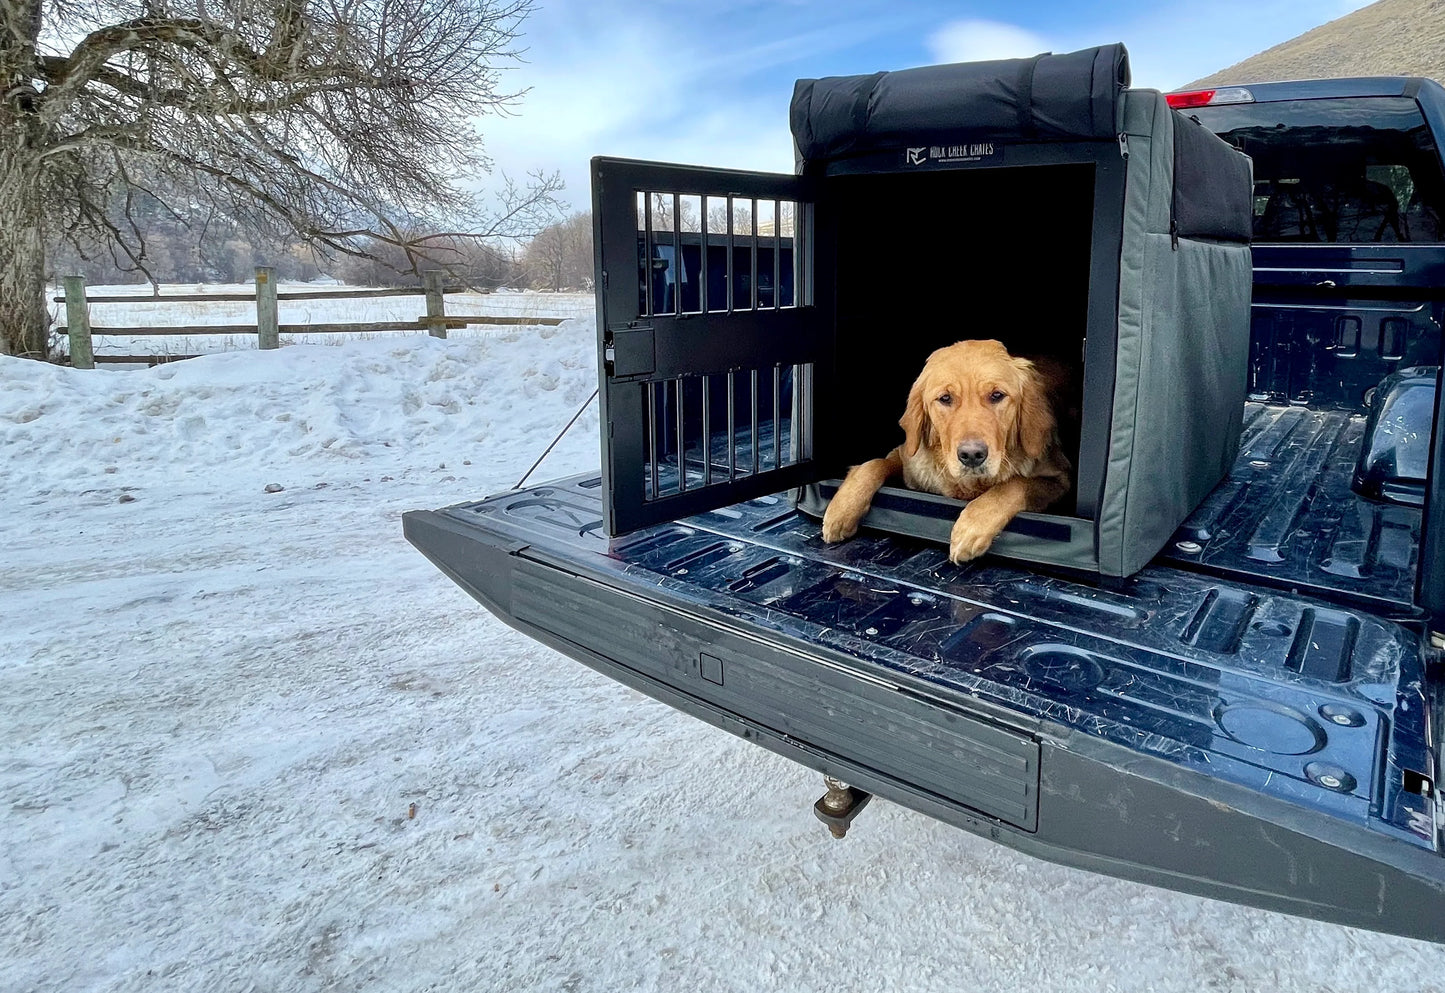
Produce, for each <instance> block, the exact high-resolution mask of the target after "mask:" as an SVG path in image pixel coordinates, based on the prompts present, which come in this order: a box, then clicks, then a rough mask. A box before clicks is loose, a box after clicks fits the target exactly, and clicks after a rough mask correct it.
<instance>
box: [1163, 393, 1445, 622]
mask: <svg viewBox="0 0 1445 993" xmlns="http://www.w3.org/2000/svg"><path fill="white" fill-rule="evenodd" d="M1364 431H1365V418H1364V417H1363V416H1361V415H1357V414H1351V413H1348V412H1346V411H1341V410H1324V411H1320V410H1312V409H1310V408H1308V407H1294V406H1266V405H1265V404H1260V403H1250V404H1247V405H1246V408H1245V416H1244V430H1243V433H1242V435H1241V437H1240V445H1239V457H1238V458H1237V459H1236V461H1235V465H1234V469H1233V470H1232V471H1231V472H1230V475H1229V478H1228V479H1226V480H1225V481H1224V482H1223V483H1221V484H1220V485H1219V486H1217V487H1216V488H1215V489H1214V492H1213V493H1211V494H1210V495H1209V497H1208V498H1207V499H1206V500H1205V501H1204V503H1203V504H1201V505H1200V507H1199V509H1198V510H1196V511H1195V512H1194V513H1193V514H1192V515H1190V517H1189V519H1188V520H1187V521H1185V522H1184V524H1183V525H1182V526H1181V527H1180V528H1179V530H1178V531H1177V532H1176V533H1175V535H1174V540H1173V541H1171V542H1170V543H1169V545H1167V546H1166V547H1165V549H1164V551H1163V553H1162V558H1163V559H1164V560H1166V561H1168V562H1170V563H1171V564H1174V565H1178V566H1180V567H1183V568H1187V569H1190V570H1192V571H1196V572H1202V573H1206V574H1210V575H1215V576H1220V577H1232V578H1238V579H1242V580H1243V581H1245V582H1247V583H1250V584H1259V583H1264V584H1268V585H1271V586H1275V587H1279V588H1282V589H1290V590H1299V591H1300V592H1307V593H1310V594H1312V595H1315V596H1319V597H1323V598H1326V599H1329V600H1333V601H1335V602H1338V603H1340V604H1344V605H1354V606H1360V607H1363V608H1365V609H1367V610H1369V611H1371V612H1372V613H1376V614H1383V615H1385V616H1387V617H1402V618H1406V617H1411V616H1413V615H1414V614H1415V608H1414V607H1413V606H1412V604H1413V601H1414V596H1413V594H1414V589H1415V568H1416V560H1417V557H1418V553H1419V547H1420V520H1421V512H1420V508H1418V507H1406V506H1401V505H1398V504H1387V503H1376V502H1373V501H1370V500H1366V499H1363V498H1362V497H1359V496H1357V495H1356V494H1355V493H1354V492H1353V491H1352V490H1351V489H1350V478H1351V475H1352V474H1353V472H1354V469H1355V460H1356V459H1357V458H1358V456H1359V451H1360V445H1361V444H1362V442H1363V439H1364Z"/></svg>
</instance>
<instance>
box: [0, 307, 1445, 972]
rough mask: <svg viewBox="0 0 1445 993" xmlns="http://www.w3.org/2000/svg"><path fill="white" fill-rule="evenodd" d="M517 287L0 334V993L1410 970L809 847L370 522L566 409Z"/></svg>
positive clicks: (768, 777) (1012, 882)
mask: <svg viewBox="0 0 1445 993" xmlns="http://www.w3.org/2000/svg"><path fill="white" fill-rule="evenodd" d="M549 306H550V307H552V308H553V309H554V311H556V310H557V309H558V308H560V309H561V310H564V311H566V312H567V313H572V314H576V315H578V316H577V318H576V319H575V320H572V321H569V322H568V323H566V324H563V325H562V326H560V327H558V328H552V329H543V328H536V327H533V328H521V329H515V330H508V331H492V332H487V333H479V334H472V335H468V336H464V337H462V336H459V337H455V338H453V339H452V340H449V341H445V342H443V341H438V340H433V339H430V338H427V337H425V336H413V337H405V338H402V337H384V338H383V337H380V336H378V337H376V338H373V339H371V340H364V341H357V342H351V343H347V344H341V345H331V346H327V345H294V346H291V347H287V348H283V349H281V350H279V351H276V352H265V353H262V352H256V351H232V352H228V353H224V354H218V355H211V356H207V357H205V358H201V359H196V360H193V361H188V362H180V363H175V364H172V365H167V366H162V367H160V368H158V369H154V370H136V371H114V370H110V371H107V370H98V371H90V372H84V371H78V370H72V369H66V368H58V367H52V366H45V365H41V364H38V363H33V362H24V361H20V360H16V359H6V358H0V471H3V476H4V480H5V484H6V488H7V497H8V499H7V501H6V508H5V510H6V512H5V515H4V518H3V524H0V614H3V617H4V624H3V626H0V790H3V799H4V802H5V804H6V810H5V813H6V818H5V821H4V827H3V829H0V830H3V834H0V989H3V990H6V991H11V990H13V991H31V990H37V991H41V990H43V991H51V990H54V991H64V993H80V991H89V990H107V991H108V990H134V991H155V990H167V991H169V990H178V991H179V990H184V991H207V993H212V991H216V993H228V991H235V993H244V991H257V993H261V991H266V993H270V991H276V993H282V991H321V990H342V991H354V990H405V991H421V990H442V991H466V990H499V991H501V990H508V991H510V990H547V991H567V993H577V991H589V990H596V991H609V993H613V991H623V990H648V991H673V990H679V991H686V990H707V991H732V990H737V991H749V993H753V991H760V990H780V991H795V990H864V991H879V990H903V991H911V990H938V991H950V993H951V991H973V990H1024V991H1035V990H1038V991H1073V990H1078V991H1111V990H1112V991H1122V990H1155V991H1166V990H1167V991H1190V993H1194V991H1199V990H1239V991H1256V990H1271V991H1296V990H1299V991H1304V990H1309V991H1312V993H1315V991H1331V990H1333V991H1341V993H1344V991H1349V993H1362V991H1375V990H1386V989H1388V990H1391V991H1396V993H1400V991H1410V990H1439V989H1441V988H1442V984H1445V979H1442V978H1441V977H1442V975H1445V971H1442V965H1445V950H1442V949H1441V948H1439V947H1436V946H1432V945H1427V944H1424V943H1419V942H1412V941H1408V940H1404V939H1395V938H1389V937H1383V936H1380V935H1374V934H1370V933H1366V932H1361V931H1354V930H1350V929H1347V928H1341V927H1335V926H1332V925H1324V924H1317V923H1311V922H1307V921H1302V920H1298V919H1295V918H1290V917H1284V916H1280V915H1275V914H1270V913H1265V912H1262V911H1254V910H1247V909H1241V908H1238V907H1234V906H1230V905H1227V904H1222V903H1215V902H1211V901H1208V900H1203V899H1198V898H1194V897H1188V896H1180V895H1177V894H1172V893H1168V892H1164V891H1161V890H1155V889H1150V888H1147V887H1144V886H1140V885H1136V884H1132V883H1123V882H1118V881H1114V880H1111V879H1107V878H1104V877H1099V876H1093V875H1089V874H1086V873H1083V872H1078V871H1074V870H1070V869H1064V868H1060V867H1057V866H1054V865H1051V864H1048V863H1044V862H1040V861H1036V860H1033V859H1030V858H1027V857H1024V856H1020V855H1016V854H1014V853H1012V852H1010V851H1008V850H1007V849H1004V848H1002V847H998V846H995V845H992V844H990V843H988V842H986V841H984V840H981V839H979V838H976V837H974V836H972V835H969V834H966V833H964V832H962V831H959V830H956V829H953V828H950V827H946V826H944V825H942V824H940V823H937V822H935V821H932V820H929V819H928V818H925V817H923V816H921V815H918V814H914V813H912V812H909V811H906V810H903V809H900V808H898V807H895V806H892V805H891V804H888V803H886V802H884V801H875V802H874V803H873V805H872V806H871V807H870V808H869V809H868V810H867V811H865V812H864V813H863V815H862V816H861V817H860V819H859V820H858V822H857V823H856V824H855V826H854V829H853V831H852V832H851V833H850V834H849V837H848V838H847V839H846V840H845V841H842V842H837V841H833V840H832V839H830V838H829V837H828V835H827V832H826V831H825V830H824V829H823V828H822V826H821V825H819V824H818V823H817V822H816V821H815V820H814V819H813V816H812V813H811V810H810V809H809V808H810V805H811V803H812V802H813V800H814V799H816V797H817V796H818V795H819V794H820V792H821V783H820V777H818V776H817V775H816V774H814V773H812V772H810V771H807V770H804V769H801V768H799V767H796V766H794V765H792V764H790V763H788V762H787V761H785V760H783V759H781V758H778V757H776V756H774V755H772V754H771V753H769V752H766V751H764V750H762V749H760V748H758V747H756V746H754V745H750V744H747V743H745V742H743V741H741V740H739V739H735V738H732V737H731V736H729V735H727V734H725V733H723V732H721V731H717V730H714V729H712V728H710V727H707V726H705V725H703V724H700V723H698V722H695V721H692V720H688V719H685V718H683V717H681V716H680V715H678V714H676V713H674V712H673V711H671V710H669V709H668V708H666V707H665V706H663V705H662V704H659V703H655V702H652V701H650V700H648V699H646V698H644V697H641V696H639V695H637V694H635V693H632V692H631V691H629V690H626V689H624V688H622V687H621V686H618V685H617V684H615V683H612V682H610V681H608V680H606V679H604V678H603V677H601V676H598V675H596V674H594V673H593V672H591V671H590V670H588V669H586V668H584V667H583V666H581V665H578V664H577V663H574V662H572V661H570V660H567V659H565V658H563V657H561V656H559V655H557V654H555V653H553V652H551V651H550V650H548V649H546V648H543V647H541V646H540V645H538V644H536V643H534V642H531V641H529V640H527V639H526V638H523V637H522V636H520V635H518V634H516V633H514V632H512V631H511V630H510V629H508V628H506V627H504V626H503V625H502V624H500V623H499V622H497V621H495V620H493V619H492V618H491V617H490V616H489V615H487V614H486V613H485V612H484V611H483V610H482V609H481V608H480V607H479V606H477V605H476V604H475V603H474V602H473V601H471V600H470V599H469V598H468V597H467V596H466V595H465V594H464V593H462V592H461V590H459V589H458V588H457V587H456V586H455V585H453V584H452V583H451V582H450V581H449V580H447V579H446V578H445V577H443V576H442V575H441V574H440V573H439V572H438V571H437V570H436V569H435V568H433V567H432V566H431V565H430V564H429V563H427V562H426V561H425V560H424V559H423V558H422V557H421V555H420V554H418V553H417V552H415V551H414V550H413V549H412V548H411V547H410V546H409V545H408V544H407V543H406V542H405V541H404V540H403V538H402V533H401V513H402V511H403V510H407V509H410V508H417V507H425V508H431V507H439V506H443V505H445V504H449V503H454V502H457V501H461V500H465V499H469V498H474V497H478V496H481V495H483V494H486V493H489V492H492V491H495V490H498V489H502V488H506V487H508V486H510V485H512V484H513V483H514V482H515V481H516V480H517V478H518V476H520V475H521V473H522V472H523V471H524V470H525V469H526V468H527V467H528V466H529V465H530V464H531V462H532V460H533V458H534V457H535V456H536V455H537V454H538V453H539V452H540V450H541V449H542V448H543V447H544V446H545V444H546V443H547V442H548V441H549V440H550V439H551V438H552V437H553V435H554V434H555V433H556V431H557V430H559V429H560V428H561V426H562V425H563V424H564V423H566V421H567V419H568V418H569V417H570V416H571V415H572V413H573V411H575V410H576V409H577V407H578V406H579V405H580V404H581V403H582V402H583V400H584V399H585V398H586V397H587V395H588V393H589V392H590V391H591V389H592V388H593V386H594V381H595V370H594V361H595V359H594V345H593V335H594V328H593V323H592V318H591V316H590V301H589V300H587V299H586V298H582V297H576V298H570V299H555V298H553V299H551V300H547V299H545V298H544V299H543V300H542V301H541V303H539V307H540V308H543V309H545V307H549ZM284 319H285V318H284V317H283V320H284ZM597 432H598V424H597V416H596V408H595V406H594V407H592V408H591V409H590V410H589V412H588V413H587V414H586V415H584V417H583V419H582V420H581V421H580V422H579V425H578V427H577V428H575V429H574V431H573V433H572V434H571V435H569V436H568V437H567V439H565V440H564V442H563V444H562V445H561V446H559V449H558V451H557V452H556V453H554V454H553V456H552V457H551V459H549V461H548V462H547V463H545V464H544V465H543V467H542V469H541V470H540V472H539V477H538V478H542V479H545V478H546V477H547V476H549V475H561V474H563V473H565V472H571V471H576V470H579V469H583V468H590V467H592V466H595V465H596V462H597ZM268 484H277V485H279V486H281V487H283V488H282V489H281V490H280V491H279V492H272V493H268V492H266V488H267V485H268Z"/></svg>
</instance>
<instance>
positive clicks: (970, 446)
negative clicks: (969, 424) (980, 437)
mask: <svg viewBox="0 0 1445 993" xmlns="http://www.w3.org/2000/svg"><path fill="white" fill-rule="evenodd" d="M986 458H988V444H987V443H986V442H982V441H965V442H962V443H961V444H960V445H959V446H958V461H959V462H961V463H963V467H964V468H965V469H977V468H978V467H979V466H981V465H983V462H984V459H986Z"/></svg>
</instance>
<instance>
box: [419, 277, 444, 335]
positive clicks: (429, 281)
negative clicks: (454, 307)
mask: <svg viewBox="0 0 1445 993" xmlns="http://www.w3.org/2000/svg"><path fill="white" fill-rule="evenodd" d="M421 277H422V281H423V282H424V283H425V284H426V316H427V318H428V319H430V318H433V317H445V316H446V313H447V310H446V298H445V297H443V296H442V271H441V270H440V269H427V270H425V271H424V272H422V274H421ZM429 324H430V327H429V328H428V330H427V334H429V335H431V336H432V337H433V338H445V337H446V336H447V325H446V322H445V321H431V320H429Z"/></svg>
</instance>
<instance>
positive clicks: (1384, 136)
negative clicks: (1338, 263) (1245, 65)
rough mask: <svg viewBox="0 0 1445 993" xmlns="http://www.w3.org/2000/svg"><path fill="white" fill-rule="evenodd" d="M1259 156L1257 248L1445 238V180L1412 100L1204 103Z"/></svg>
mask: <svg viewBox="0 0 1445 993" xmlns="http://www.w3.org/2000/svg"><path fill="white" fill-rule="evenodd" d="M1191 113H1192V114H1193V116H1195V117H1197V118H1198V120H1199V121H1200V123H1202V124H1203V125H1204V126H1205V127H1207V128H1209V129H1211V130H1212V131H1214V132H1215V133H1216V134H1218V135H1219V136H1220V137H1221V138H1223V139H1224V140H1225V141H1228V142H1230V143H1231V144H1233V145H1234V146H1235V147H1236V148H1238V149H1240V150H1241V151H1243V152H1245V153H1246V154H1247V155H1249V156H1250V157H1251V158H1253V159H1254V194H1255V195H1254V237H1255V240H1256V241H1260V242H1438V241H1445V176H1442V173H1441V168H1440V158H1439V154H1438V151H1437V149H1436V146H1435V142H1434V139H1433V138H1432V137H1431V135H1430V130H1429V128H1428V127H1427V126H1426V124H1425V119H1424V117H1423V116H1422V115H1421V113H1420V108H1419V106H1418V105H1417V104H1416V103H1415V101H1414V100H1413V99H1411V98H1409V97H1352V98H1340V99H1324V100H1295V101H1281V102H1278V103H1257V104H1240V105H1233V106H1220V107H1200V108H1198V109H1197V110H1194V111H1192V112H1191Z"/></svg>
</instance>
